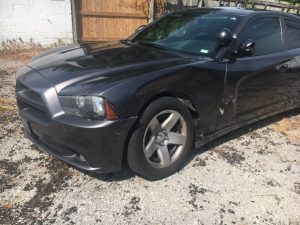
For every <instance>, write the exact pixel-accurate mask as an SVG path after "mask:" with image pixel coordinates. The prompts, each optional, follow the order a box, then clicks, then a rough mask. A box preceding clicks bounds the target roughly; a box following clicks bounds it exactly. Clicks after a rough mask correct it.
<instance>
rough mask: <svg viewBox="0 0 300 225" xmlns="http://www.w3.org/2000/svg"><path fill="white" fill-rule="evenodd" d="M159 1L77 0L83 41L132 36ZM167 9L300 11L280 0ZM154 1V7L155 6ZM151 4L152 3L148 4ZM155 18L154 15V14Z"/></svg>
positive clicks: (190, 0)
mask: <svg viewBox="0 0 300 225" xmlns="http://www.w3.org/2000/svg"><path fill="white" fill-rule="evenodd" d="M154 1H155V0H139V1H138V2H139V4H141V3H143V4H144V7H145V8H146V9H145V8H143V7H140V6H141V5H139V6H138V7H137V5H136V2H137V1H136V0H73V2H74V3H73V5H74V6H75V7H74V10H73V13H74V14H75V15H76V16H75V21H76V26H75V28H76V30H77V31H76V33H77V40H78V41H79V42H91V41H114V40H120V39H123V38H126V37H128V36H129V35H130V34H132V33H133V32H134V31H135V30H136V28H137V27H139V26H141V25H144V24H147V23H148V22H149V21H151V19H156V18H158V17H160V16H161V15H160V14H159V13H156V10H155V7H154V6H155V4H154ZM166 2H167V4H166V12H172V11H176V10H179V9H184V8H192V7H215V6H221V5H225V6H237V5H238V4H242V5H243V6H247V7H252V8H262V9H269V10H278V11H285V12H291V13H298V14H299V12H300V7H299V6H297V5H291V4H289V3H284V2H282V1H279V0H264V1H261V0H167V1H166ZM151 3H152V7H151ZM147 4H149V5H147ZM151 16H152V17H153V18H150V17H151Z"/></svg>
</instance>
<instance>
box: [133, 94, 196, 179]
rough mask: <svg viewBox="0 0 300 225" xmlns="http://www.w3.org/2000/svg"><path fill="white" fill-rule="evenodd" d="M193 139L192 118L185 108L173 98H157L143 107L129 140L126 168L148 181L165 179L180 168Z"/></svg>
mask: <svg viewBox="0 0 300 225" xmlns="http://www.w3.org/2000/svg"><path fill="white" fill-rule="evenodd" d="M193 138H194V127H193V119H192V116H191V113H190V111H189V110H188V109H187V108H186V106H185V105H184V104H183V103H182V102H180V101H178V100H177V99H174V98H170V97H164V98H160V99H158V100H156V101H155V102H153V103H151V104H150V105H149V106H148V107H147V109H146V110H145V111H144V113H143V115H142V116H141V118H140V126H138V128H136V130H134V132H133V134H132V136H131V138H130V141H129V145H128V155H127V159H128V165H129V167H130V168H131V169H132V170H133V171H134V172H136V173H137V174H139V175H140V176H142V177H144V178H146V179H149V180H157V179H162V178H164V177H167V176H169V175H171V174H173V173H175V172H176V171H177V170H178V169H179V168H180V167H181V165H182V164H183V161H184V159H185V158H186V156H187V155H188V153H189V151H190V149H191V147H192V144H193Z"/></svg>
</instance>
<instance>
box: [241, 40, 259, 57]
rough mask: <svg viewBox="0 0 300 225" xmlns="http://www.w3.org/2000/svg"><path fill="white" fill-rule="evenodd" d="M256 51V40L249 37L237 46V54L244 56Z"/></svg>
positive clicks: (251, 54)
mask: <svg viewBox="0 0 300 225" xmlns="http://www.w3.org/2000/svg"><path fill="white" fill-rule="evenodd" d="M254 53H255V42H254V41H253V40H251V39H247V40H246V41H244V42H243V43H242V44H240V45H239V47H238V48H237V54H238V55H239V56H242V57H249V56H253V55H254Z"/></svg>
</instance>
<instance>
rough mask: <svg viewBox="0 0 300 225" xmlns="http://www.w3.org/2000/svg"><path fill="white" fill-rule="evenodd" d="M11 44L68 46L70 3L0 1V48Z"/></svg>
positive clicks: (67, 0) (64, 0)
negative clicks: (60, 44)
mask: <svg viewBox="0 0 300 225" xmlns="http://www.w3.org/2000/svg"><path fill="white" fill-rule="evenodd" d="M20 39H21V40H20ZM14 40H15V41H17V42H18V43H22V42H25V44H26V43H29V42H31V41H32V42H33V43H36V44H41V45H42V46H50V45H52V44H55V43H61V42H63V43H66V44H68V43H72V42H73V33H72V16H71V0H0V44H1V45H0V48H3V45H5V44H9V43H12V41H14Z"/></svg>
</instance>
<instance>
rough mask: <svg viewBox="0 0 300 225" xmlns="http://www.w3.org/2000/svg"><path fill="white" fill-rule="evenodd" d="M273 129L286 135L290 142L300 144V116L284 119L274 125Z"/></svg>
mask: <svg viewBox="0 0 300 225" xmlns="http://www.w3.org/2000/svg"><path fill="white" fill-rule="evenodd" d="M272 129H273V130H275V131H276V132H279V133H282V134H284V135H285V136H286V137H287V138H288V140H290V141H294V142H298V143H300V116H295V117H291V118H284V119H282V120H280V121H279V122H277V123H275V124H273V125H272Z"/></svg>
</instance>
